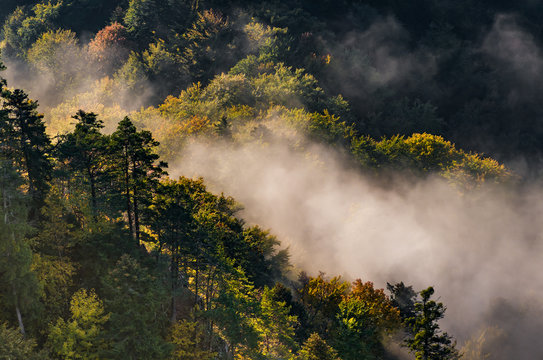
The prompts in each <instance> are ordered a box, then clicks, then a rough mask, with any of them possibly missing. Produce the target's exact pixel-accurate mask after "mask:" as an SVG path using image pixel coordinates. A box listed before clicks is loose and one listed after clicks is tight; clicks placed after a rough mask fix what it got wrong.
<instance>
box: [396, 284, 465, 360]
mask: <svg viewBox="0 0 543 360" xmlns="http://www.w3.org/2000/svg"><path fill="white" fill-rule="evenodd" d="M433 294H434V288H433V287H431V286H430V287H429V288H428V289H425V290H423V291H421V292H420V296H421V301H419V302H417V303H415V316H413V317H411V318H408V319H406V322H407V324H408V326H409V327H410V328H411V331H412V333H413V336H412V337H409V338H407V339H406V341H405V343H406V345H407V346H408V347H409V349H410V350H411V351H412V352H413V353H414V354H415V356H416V358H417V360H438V359H440V360H441V359H459V358H460V355H459V353H458V350H456V349H455V345H456V343H453V341H452V339H451V337H450V336H449V335H448V334H447V333H441V331H440V329H439V325H438V324H437V322H438V321H439V320H440V319H441V318H443V316H444V315H445V306H444V305H443V304H442V303H440V302H435V301H434V300H430V297H431V296H432V295H433Z"/></svg>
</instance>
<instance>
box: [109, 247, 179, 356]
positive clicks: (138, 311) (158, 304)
mask: <svg viewBox="0 0 543 360" xmlns="http://www.w3.org/2000/svg"><path fill="white" fill-rule="evenodd" d="M103 282H104V288H105V293H106V296H104V303H105V308H106V311H108V312H110V313H111V317H110V319H109V323H108V326H107V328H106V334H105V338H106V340H107V342H108V343H109V345H110V346H109V348H108V350H107V352H106V353H105V354H104V355H103V356H104V357H107V358H112V359H166V358H167V356H168V355H169V353H170V346H169V345H168V344H167V342H166V341H165V340H164V337H165V334H164V332H165V329H166V323H167V319H168V318H167V310H166V309H167V305H166V304H167V297H166V291H165V288H164V286H163V284H162V283H161V280H160V278H157V277H156V276H155V275H154V274H153V273H152V272H151V271H149V270H148V269H147V268H145V267H144V266H143V265H141V264H140V263H139V262H138V261H137V260H136V259H134V258H132V257H130V256H129V255H123V256H122V257H121V259H120V260H119V261H118V263H117V265H116V266H115V268H113V269H112V270H111V272H110V273H109V275H108V276H107V277H105V278H104V280H103Z"/></svg>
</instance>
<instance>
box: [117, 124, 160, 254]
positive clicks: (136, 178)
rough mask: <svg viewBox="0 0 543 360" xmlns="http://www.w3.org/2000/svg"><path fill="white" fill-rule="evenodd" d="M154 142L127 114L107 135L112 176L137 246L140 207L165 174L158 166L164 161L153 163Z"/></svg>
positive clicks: (155, 144) (147, 203) (138, 240)
mask: <svg viewBox="0 0 543 360" xmlns="http://www.w3.org/2000/svg"><path fill="white" fill-rule="evenodd" d="M158 145H159V143H158V141H156V140H154V139H153V136H152V134H151V133H150V132H149V131H145V130H142V131H137V129H136V126H134V124H133V123H132V121H131V120H130V119H129V118H128V117H125V118H124V119H123V120H122V121H121V122H120V123H119V125H118V127H117V130H116V131H115V132H114V133H113V134H112V135H111V143H110V151H111V155H112V160H113V170H114V176H115V178H116V182H117V186H118V188H119V191H120V193H121V194H122V195H123V197H124V203H125V205H124V210H125V211H126V213H127V217H128V226H129V228H130V232H131V233H132V236H133V237H134V240H135V242H136V244H137V245H138V246H139V243H140V234H141V231H140V225H141V215H142V209H144V208H146V207H147V206H148V205H149V204H150V201H151V199H152V195H153V193H154V192H155V190H156V188H157V186H158V183H159V182H158V180H159V178H160V177H161V176H162V175H165V174H166V172H165V171H164V170H162V168H164V167H167V164H166V163H164V162H159V163H157V160H158V158H159V156H158V155H157V154H156V153H154V150H155V148H156V147H157V146H158Z"/></svg>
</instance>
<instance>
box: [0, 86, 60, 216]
mask: <svg viewBox="0 0 543 360" xmlns="http://www.w3.org/2000/svg"><path fill="white" fill-rule="evenodd" d="M1 101H2V115H0V152H2V156H3V157H4V158H6V159H10V160H11V161H13V164H14V165H15V167H16V169H17V171H18V172H20V173H21V174H23V175H24V179H25V182H26V185H27V186H28V192H29V193H30V197H31V200H32V202H31V205H30V209H29V210H30V211H29V219H30V220H33V221H35V220H37V219H38V217H39V214H40V211H39V210H40V208H41V207H42V206H43V202H44V199H45V196H46V194H47V190H48V188H49V185H48V180H49V179H50V176H51V170H52V165H51V162H50V159H49V153H50V151H51V140H50V139H49V136H47V134H46V133H45V124H44V122H43V115H42V114H39V113H38V112H37V107H38V103H37V102H35V101H33V100H31V99H29V98H28V95H27V94H26V93H25V92H24V91H22V90H19V89H16V90H9V89H6V88H3V89H2V92H1Z"/></svg>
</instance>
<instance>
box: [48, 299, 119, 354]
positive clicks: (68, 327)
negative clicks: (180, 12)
mask: <svg viewBox="0 0 543 360" xmlns="http://www.w3.org/2000/svg"><path fill="white" fill-rule="evenodd" d="M70 312H71V314H72V315H71V318H70V320H69V321H65V320H64V319H62V318H60V319H58V320H57V322H56V324H55V325H52V326H51V328H50V329H49V338H48V347H49V348H50V349H51V351H52V352H53V353H55V354H56V355H58V356H59V357H61V358H62V359H100V358H102V356H101V352H103V351H104V348H105V346H106V343H105V341H104V340H103V335H104V334H103V331H104V325H105V324H106V322H107V321H108V319H109V314H106V313H105V310H104V306H103V304H102V301H101V300H100V299H99V298H98V296H97V295H96V293H95V292H94V290H91V291H88V292H87V291H86V290H85V289H81V290H79V291H77V292H76V293H75V294H74V295H73V296H72V299H71V302H70Z"/></svg>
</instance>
